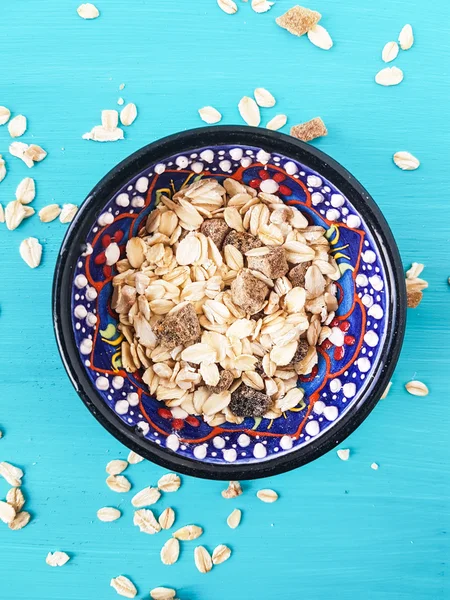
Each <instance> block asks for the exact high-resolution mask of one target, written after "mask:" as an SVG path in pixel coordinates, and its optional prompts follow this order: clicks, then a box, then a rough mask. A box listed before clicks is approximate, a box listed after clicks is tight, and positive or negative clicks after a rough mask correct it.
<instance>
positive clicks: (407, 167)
mask: <svg viewBox="0 0 450 600" xmlns="http://www.w3.org/2000/svg"><path fill="white" fill-rule="evenodd" d="M393 160H394V163H395V164H396V165H397V167H398V168H399V169H402V171H415V170H416V169H418V168H419V167H420V161H419V159H418V158H416V157H415V156H414V155H413V154H411V153H410V152H405V151H400V152H396V153H395V154H394V157H393Z"/></svg>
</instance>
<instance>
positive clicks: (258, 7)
mask: <svg viewBox="0 0 450 600" xmlns="http://www.w3.org/2000/svg"><path fill="white" fill-rule="evenodd" d="M274 4H275V3H274V2H269V0H252V8H253V10H254V11H255V12H256V13H265V12H267V11H268V10H270V9H271V8H272V6H273V5H274ZM260 106H262V104H260Z"/></svg>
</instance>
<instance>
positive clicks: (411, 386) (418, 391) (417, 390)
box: [405, 380, 429, 396]
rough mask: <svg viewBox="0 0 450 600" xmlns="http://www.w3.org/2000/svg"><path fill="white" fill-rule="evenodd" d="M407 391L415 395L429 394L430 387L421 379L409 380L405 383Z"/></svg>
mask: <svg viewBox="0 0 450 600" xmlns="http://www.w3.org/2000/svg"><path fill="white" fill-rule="evenodd" d="M405 388H406V391H407V392H409V393H410V394H412V395H413V396H428V393H429V390H428V387H427V386H426V385H425V384H424V383H422V382H421V381H416V380H414V381H408V383H407V384H406V385H405Z"/></svg>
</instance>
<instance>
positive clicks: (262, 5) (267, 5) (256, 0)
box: [252, 0, 275, 13]
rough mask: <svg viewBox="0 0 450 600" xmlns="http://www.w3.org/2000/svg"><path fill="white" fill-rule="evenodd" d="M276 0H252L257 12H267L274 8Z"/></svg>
mask: <svg viewBox="0 0 450 600" xmlns="http://www.w3.org/2000/svg"><path fill="white" fill-rule="evenodd" d="M274 4H275V3H274V2H269V0H252V8H253V10H254V11H255V12H256V13H265V12H267V11H268V10H270V9H271V8H272V6H273V5H274Z"/></svg>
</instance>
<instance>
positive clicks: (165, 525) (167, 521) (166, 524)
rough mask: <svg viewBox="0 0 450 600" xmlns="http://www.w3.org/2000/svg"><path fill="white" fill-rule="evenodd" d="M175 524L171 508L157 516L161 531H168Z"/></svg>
mask: <svg viewBox="0 0 450 600" xmlns="http://www.w3.org/2000/svg"><path fill="white" fill-rule="evenodd" d="M174 522H175V512H174V510H173V508H170V507H167V508H165V509H164V510H163V511H162V513H161V514H160V515H159V518H158V523H159V524H160V525H161V529H170V528H171V527H172V525H173V524H174Z"/></svg>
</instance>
